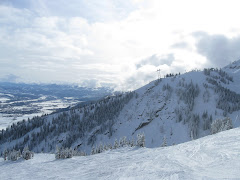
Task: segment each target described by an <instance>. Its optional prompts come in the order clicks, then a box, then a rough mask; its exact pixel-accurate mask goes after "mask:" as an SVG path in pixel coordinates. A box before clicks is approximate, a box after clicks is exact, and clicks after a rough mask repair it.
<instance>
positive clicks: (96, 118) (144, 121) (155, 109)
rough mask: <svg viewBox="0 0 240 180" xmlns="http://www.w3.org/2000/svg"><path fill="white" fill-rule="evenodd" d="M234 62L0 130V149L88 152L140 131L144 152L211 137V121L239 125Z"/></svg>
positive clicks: (239, 63) (169, 77) (238, 83)
mask: <svg viewBox="0 0 240 180" xmlns="http://www.w3.org/2000/svg"><path fill="white" fill-rule="evenodd" d="M239 67H240V61H236V62H234V63H232V64H230V65H228V66H226V67H224V68H222V69H213V68H211V69H204V71H191V72H188V73H185V74H182V75H180V74H169V75H167V76H166V77H165V78H162V79H160V80H156V81H153V82H151V83H149V84H147V85H146V86H144V87H142V88H140V89H137V90H136V91H133V92H130V93H123V94H116V95H114V96H108V97H105V98H103V99H102V100H99V101H96V102H94V103H91V104H90V105H84V106H78V107H74V108H72V109H71V110H69V111H65V112H63V113H56V114H52V115H48V116H43V117H35V118H33V119H32V120H28V121H23V122H19V123H18V124H14V125H12V126H11V127H10V128H7V129H6V130H3V131H2V133H1V135H0V144H1V147H0V150H1V151H3V149H12V148H15V149H19V148H20V149H22V148H23V147H24V146H26V145H28V146H29V148H30V149H32V150H33V151H35V152H54V151H55V147H56V145H58V146H63V147H72V148H75V149H78V150H81V151H86V152H87V153H90V151H91V148H92V147H95V146H98V145H99V144H101V143H103V144H109V143H111V144H113V142H114V140H115V139H120V138H121V137H123V136H126V137H127V138H129V139H131V138H136V135H137V134H138V133H142V132H144V134H145V136H146V147H150V148H153V147H159V146H160V145H161V144H162V143H163V139H164V137H165V138H166V139H167V144H168V145H172V144H179V143H183V142H187V141H189V140H191V139H197V138H200V137H203V136H206V135H209V134H211V129H210V127H211V123H212V122H213V121H214V120H215V119H219V118H220V119H222V118H223V117H230V118H231V119H232V124H233V127H238V126H239V125H240V118H239V113H240V103H239V102H240V78H239V77H240V71H239V69H240V68H239Z"/></svg>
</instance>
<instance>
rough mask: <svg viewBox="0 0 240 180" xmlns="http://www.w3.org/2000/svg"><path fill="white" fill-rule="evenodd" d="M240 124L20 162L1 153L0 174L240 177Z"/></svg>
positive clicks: (92, 178) (92, 177) (17, 176)
mask: <svg viewBox="0 0 240 180" xmlns="http://www.w3.org/2000/svg"><path fill="white" fill-rule="evenodd" d="M239 157H240V128H235V129H232V130H228V131H224V132H221V133H218V134H215V135H210V136H206V137H204V138H200V139H198V140H194V141H190V142H187V143H183V144H179V145H175V146H169V147H165V148H139V149H131V148H121V149H118V150H112V151H107V152H104V153H101V154H96V155H91V156H81V157H73V158H72V159H64V160H55V158H54V155H53V154H35V157H34V158H33V159H30V160H27V161H25V160H21V161H16V162H11V161H3V159H0V175H1V177H0V179H1V180H5V179H15V180H17V179H25V180H27V179H39V180H40V179H41V180H42V179H82V180H85V179H87V180H95V179H104V180H106V179H109V180H110V179H111V180H112V179H138V180H140V179H144V180H145V179H176V180H177V179H179V180H182V179H191V180H194V179H216V180H219V179H239V178H240V158H239Z"/></svg>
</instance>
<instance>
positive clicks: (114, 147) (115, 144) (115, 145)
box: [113, 139, 119, 149]
mask: <svg viewBox="0 0 240 180" xmlns="http://www.w3.org/2000/svg"><path fill="white" fill-rule="evenodd" d="M117 148H119V145H118V140H117V139H115V141H114V145H113V149H117Z"/></svg>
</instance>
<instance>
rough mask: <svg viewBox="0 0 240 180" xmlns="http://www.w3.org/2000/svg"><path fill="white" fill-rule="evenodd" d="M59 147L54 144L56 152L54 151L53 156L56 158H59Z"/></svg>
mask: <svg viewBox="0 0 240 180" xmlns="http://www.w3.org/2000/svg"><path fill="white" fill-rule="evenodd" d="M60 157H61V156H60V149H59V147H58V146H56V152H55V158H56V159H60Z"/></svg>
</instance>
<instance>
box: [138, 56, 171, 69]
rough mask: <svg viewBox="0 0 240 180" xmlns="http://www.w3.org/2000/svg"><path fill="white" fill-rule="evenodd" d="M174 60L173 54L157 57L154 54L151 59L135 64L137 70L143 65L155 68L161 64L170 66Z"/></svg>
mask: <svg viewBox="0 0 240 180" xmlns="http://www.w3.org/2000/svg"><path fill="white" fill-rule="evenodd" d="M174 59H175V58H174V54H167V55H165V56H157V55H156V54H154V55H152V56H151V57H149V58H146V59H143V60H142V61H140V62H139V63H138V64H136V67H137V69H139V68H141V67H142V66H144V65H153V66H156V67H157V66H160V65H163V64H167V65H171V63H172V62H173V61H174Z"/></svg>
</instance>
